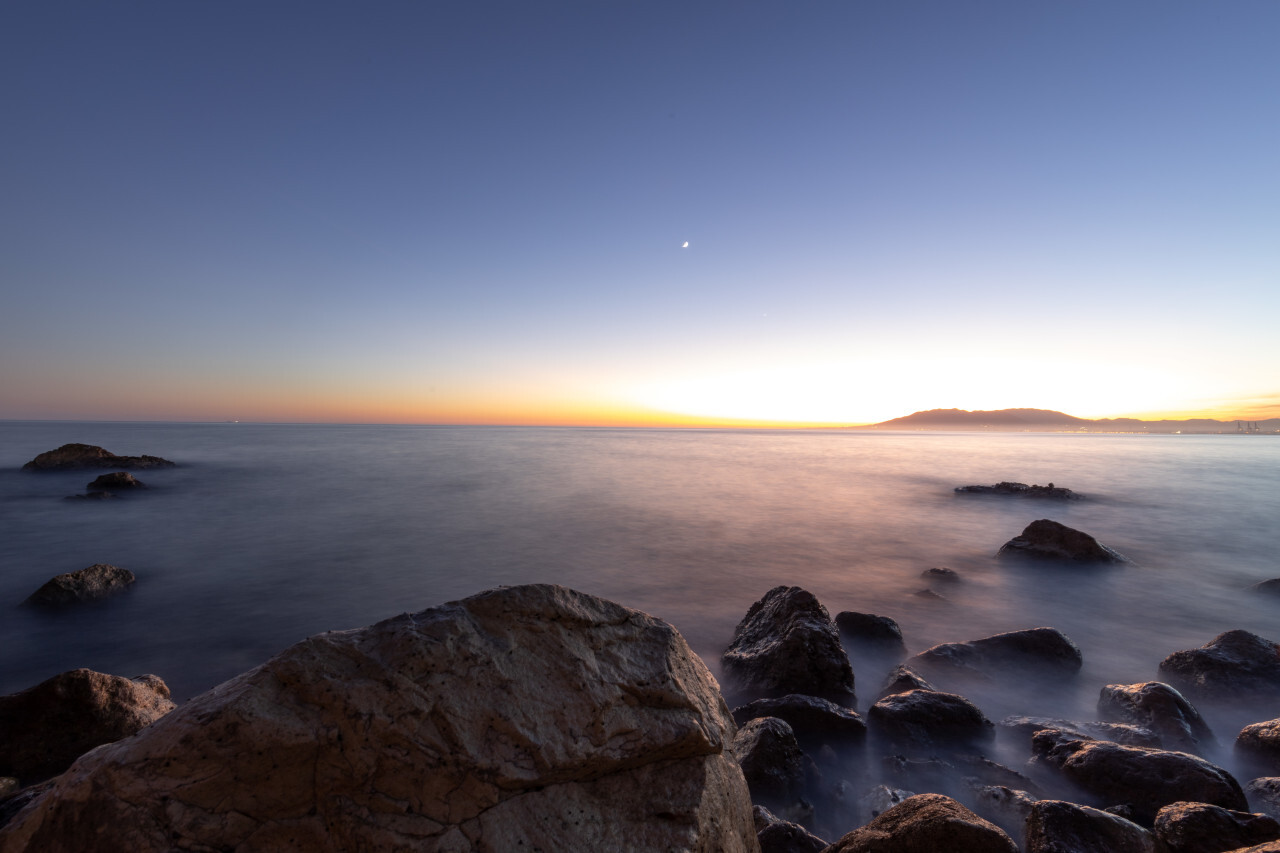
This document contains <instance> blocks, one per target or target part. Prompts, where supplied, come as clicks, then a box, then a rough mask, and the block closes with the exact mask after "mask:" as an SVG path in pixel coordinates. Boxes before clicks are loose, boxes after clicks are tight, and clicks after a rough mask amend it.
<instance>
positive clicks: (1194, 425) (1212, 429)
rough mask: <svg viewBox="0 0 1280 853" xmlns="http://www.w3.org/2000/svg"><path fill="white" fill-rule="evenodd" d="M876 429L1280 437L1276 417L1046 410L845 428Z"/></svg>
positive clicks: (954, 412)
mask: <svg viewBox="0 0 1280 853" xmlns="http://www.w3.org/2000/svg"><path fill="white" fill-rule="evenodd" d="M849 429H876V430H938V431H973V430H986V431H990V432H1128V433H1169V434H1176V433H1183V434H1188V433H1201V434H1218V433H1238V434H1241V435H1256V434H1270V435H1275V434H1280V418H1269V419H1267V420H1263V421H1245V420H1233V421H1215V420H1212V419H1210V418H1191V419H1189V420H1182V421H1178V420H1160V421H1143V420H1138V419H1137V418H1101V419H1098V420H1089V419H1087V418H1077V417H1073V416H1072V415H1068V414H1065V413H1063V412H1055V411H1052V410H1050V409H997V410H995V411H975V412H970V411H966V410H965V409H930V410H928V411H926V412H916V413H914V414H910V415H907V416H905V417H901V418H894V419H893V420H889V421H883V422H881V423H878V424H868V425H866V426H857V427H849Z"/></svg>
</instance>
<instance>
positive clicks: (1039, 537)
mask: <svg viewBox="0 0 1280 853" xmlns="http://www.w3.org/2000/svg"><path fill="white" fill-rule="evenodd" d="M996 556H1000V557H1004V556H1026V557H1042V558H1046V559H1053V560H1075V561H1078V562H1092V563H1127V562H1129V560H1128V558H1126V557H1124V556H1123V555H1121V554H1119V553H1118V552H1116V551H1113V550H1112V549H1110V548H1108V547H1107V546H1106V545H1103V544H1102V543H1101V542H1099V541H1098V540H1097V539H1094V538H1093V537H1092V536H1090V535H1089V534H1088V533H1085V532H1083V531H1081V530H1075V529H1073V528H1070V527H1067V526H1066V525H1065V524H1059V523H1058V522H1056V521H1051V520H1049V519H1047V518H1042V519H1040V520H1039V521H1033V522H1031V523H1030V524H1028V525H1027V526H1026V528H1025V529H1024V530H1023V531H1022V533H1021V534H1019V535H1018V536H1015V537H1014V538H1012V539H1010V540H1009V541H1008V542H1006V543H1004V545H1003V546H1002V547H1001V548H1000V550H999V551H998V552H997V554H996Z"/></svg>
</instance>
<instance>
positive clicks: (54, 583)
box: [23, 563, 137, 607]
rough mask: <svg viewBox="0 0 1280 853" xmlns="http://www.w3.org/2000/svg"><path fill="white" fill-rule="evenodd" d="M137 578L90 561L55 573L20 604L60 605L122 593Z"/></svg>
mask: <svg viewBox="0 0 1280 853" xmlns="http://www.w3.org/2000/svg"><path fill="white" fill-rule="evenodd" d="M136 580H137V577H136V576H135V575H134V574H133V572H131V571H129V570H128V569H122V568H120V567H119V566H113V565H111V564H110V563H94V564H93V565H92V566H89V567H88V568H85V569H80V570H78V571H74V572H67V573H66V574H62V575H55V576H54V577H52V578H50V579H49V580H47V581H45V583H44V585H43V586H41V587H40V588H39V589H37V590H36V591H35V592H33V593H31V595H29V596H27V599H26V601H24V602H23V603H24V604H29V605H33V606H37V607H61V606H63V605H66V604H76V603H78V602H81V601H96V600H97V599H100V598H108V597H110V596H113V595H116V594H117V593H121V592H124V591H125V590H126V589H127V588H128V587H129V586H131V585H132V584H133V582H134V581H136Z"/></svg>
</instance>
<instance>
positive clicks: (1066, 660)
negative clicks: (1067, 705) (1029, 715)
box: [906, 628, 1084, 678]
mask: <svg viewBox="0 0 1280 853" xmlns="http://www.w3.org/2000/svg"><path fill="white" fill-rule="evenodd" d="M1083 660H1084V659H1083V657H1082V656H1081V654H1080V648H1079V647H1078V646H1077V645H1076V644H1075V643H1073V642H1071V640H1070V639H1069V638H1068V637H1067V636H1066V635H1065V634H1063V633H1062V632H1061V631H1059V630H1057V629H1055V628H1027V629H1026V630H1023V631H1009V632H1008V633H1004V634H995V635H993V636H990V637H983V638H982V639H980V640H971V641H969V642H967V643H941V644H939V645H936V646H934V647H933V648H931V649H926V650H925V651H923V652H921V653H920V654H918V655H916V656H915V657H912V658H909V659H908V660H907V663H906V665H907V666H908V667H911V668H913V669H917V670H920V671H922V672H924V673H925V674H926V675H934V676H941V675H945V674H960V675H969V676H977V677H980V678H991V677H993V676H997V675H1007V674H1009V673H1010V672H1014V673H1018V674H1026V673H1034V672H1041V673H1045V674H1050V675H1054V676H1058V677H1061V676H1064V675H1074V674H1075V673H1076V672H1078V671H1079V669H1080V666H1081V664H1082V663H1083Z"/></svg>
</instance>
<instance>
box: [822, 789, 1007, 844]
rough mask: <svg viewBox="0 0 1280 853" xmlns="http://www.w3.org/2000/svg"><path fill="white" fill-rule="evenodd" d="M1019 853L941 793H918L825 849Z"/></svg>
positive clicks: (985, 823) (997, 832)
mask: <svg viewBox="0 0 1280 853" xmlns="http://www.w3.org/2000/svg"><path fill="white" fill-rule="evenodd" d="M942 850H954V851H964V853H1018V845H1016V844H1014V843H1013V839H1012V838H1010V837H1009V836H1008V835H1007V834H1005V832H1004V830H1002V829H1000V827H998V826H996V825H995V824H993V823H991V822H990V821H986V820H983V819H982V818H980V817H978V816H977V815H976V814H974V813H973V812H971V811H969V810H968V809H967V808H965V807H964V806H962V805H960V803H958V802H956V801H955V800H953V799H951V798H950V797H946V796H943V795H942V794H917V795H916V796H914V797H911V798H910V799H907V800H905V801H903V802H902V803H899V804H898V805H896V806H894V807H893V808H891V809H889V810H888V811H887V812H885V813H884V814H882V815H880V816H879V817H877V818H875V819H874V820H872V821H871V822H870V823H868V824H866V825H865V826H862V827H859V828H858V829H855V830H853V831H852V832H850V833H849V834H847V835H845V836H844V837H843V838H841V839H840V840H839V841H837V842H836V843H835V844H832V845H831V846H830V847H829V848H827V853H926V851H942Z"/></svg>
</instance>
